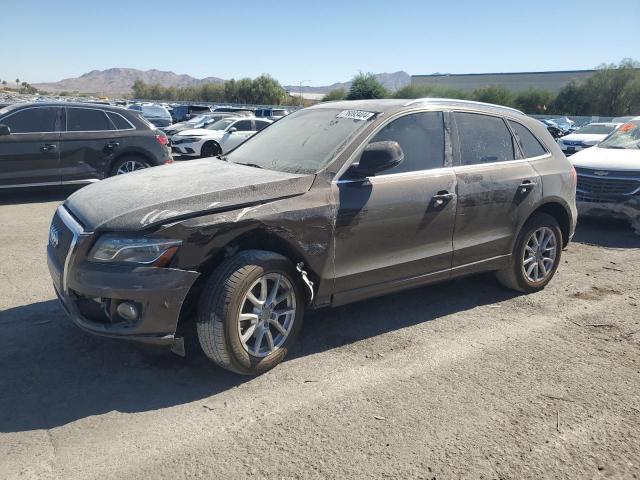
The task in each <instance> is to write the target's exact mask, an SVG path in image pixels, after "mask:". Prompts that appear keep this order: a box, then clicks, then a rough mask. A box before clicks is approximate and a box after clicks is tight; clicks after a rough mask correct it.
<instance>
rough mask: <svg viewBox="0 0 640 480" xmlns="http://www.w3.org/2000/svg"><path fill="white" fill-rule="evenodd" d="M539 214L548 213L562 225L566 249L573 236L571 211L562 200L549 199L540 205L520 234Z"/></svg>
mask: <svg viewBox="0 0 640 480" xmlns="http://www.w3.org/2000/svg"><path fill="white" fill-rule="evenodd" d="M537 213H546V214H548V215H551V216H552V217H553V218H555V219H556V221H557V222H558V225H560V231H561V232H562V248H564V247H566V246H567V244H568V243H569V236H570V235H571V222H572V218H571V210H570V209H569V206H568V205H566V204H565V203H564V202H563V201H562V200H561V199H548V200H547V201H545V202H543V203H541V204H539V205H538V206H537V207H536V208H535V209H534V210H533V211H532V212H531V213H530V214H529V216H528V217H527V218H526V220H525V221H524V222H522V224H521V225H520V228H519V229H518V232H519V231H520V230H522V227H523V226H524V225H525V224H526V223H527V222H528V221H529V219H530V218H531V217H533V216H534V215H535V214H537Z"/></svg>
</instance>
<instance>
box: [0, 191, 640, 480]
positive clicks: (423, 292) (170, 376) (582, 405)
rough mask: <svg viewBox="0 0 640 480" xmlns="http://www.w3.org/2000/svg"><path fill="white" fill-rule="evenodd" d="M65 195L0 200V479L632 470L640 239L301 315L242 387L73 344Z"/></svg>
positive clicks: (195, 370) (584, 237)
mask: <svg viewBox="0 0 640 480" xmlns="http://www.w3.org/2000/svg"><path fill="white" fill-rule="evenodd" d="M64 195H65V193H64V192H61V193H56V194H54V195H42V194H39V195H34V194H31V195H26V194H21V195H15V194H14V195H13V196H5V197H0V225H2V228H0V245H2V254H3V255H2V257H3V262H2V263H1V264H0V292H2V293H1V294H0V327H1V328H2V337H3V339H4V340H3V342H2V348H1V349H0V366H1V368H2V372H1V373H0V478H2V479H13V478H44V479H49V478H51V479H59V478H73V479H75V478H77V479H108V478H127V479H134V478H142V479H149V478H160V477H163V478H172V479H173V478H178V479H179V478H221V479H225V478H246V477H253V478H266V477H272V478H365V477H366V478H428V479H431V478H434V477H435V478H438V479H441V478H486V479H492V478H496V479H497V478H501V479H508V478H509V479H521V478H637V476H638V475H640V306H639V305H640V239H639V238H638V237H636V236H634V235H633V234H632V232H631V230H630V229H629V228H628V227H627V226H626V225H625V224H618V223H615V224H604V225H603V224H598V223H582V224H580V225H579V227H578V232H577V235H576V239H575V241H574V243H573V244H571V245H570V247H569V249H568V250H567V251H565V252H564V254H563V260H562V263H561V267H560V270H559V272H558V275H557V276H556V278H555V279H554V281H553V282H552V283H551V284H550V285H549V287H547V289H546V290H545V291H543V292H541V293H538V294H535V295H530V296H521V295H516V294H514V293H512V292H509V291H507V290H504V289H502V288H501V287H500V286H498V285H497V283H496V282H495V281H494V280H493V278H492V276H490V275H483V276H478V277H473V278H468V279H464V280H460V281H453V282H450V283H447V284H444V285H439V286H435V287H429V288H423V289H419V290H414V291H410V292H405V293H400V294H396V295H391V296H388V297H384V298H380V299H376V300H372V301H368V302H364V303H360V304H356V305H350V306H347V307H343V308H339V309H336V310H325V311H320V312H316V313H314V314H312V315H309V316H308V317H307V320H306V325H305V327H304V330H303V334H302V335H301V338H300V341H299V344H298V347H297V348H296V350H295V351H294V352H293V355H291V356H290V357H289V359H288V360H287V361H286V362H285V363H283V364H282V365H280V366H279V367H278V368H276V369H275V370H273V371H271V372H269V373H267V374H265V375H263V376H261V377H259V378H239V377H237V376H234V375H232V374H230V373H227V372H225V371H222V370H220V369H218V368H216V367H214V366H213V365H212V364H210V363H209V362H208V361H207V360H206V359H204V358H203V356H202V355H198V354H196V355H191V356H190V357H188V358H186V359H182V358H179V357H176V356H172V355H166V356H152V355H149V354H148V353H145V352H141V351H140V350H139V349H138V348H136V347H134V346H133V345H131V344H128V343H118V342H114V341H110V340H104V339H99V338H94V337H91V336H88V335H86V334H84V333H82V332H81V331H79V330H78V329H77V328H75V327H74V326H72V325H71V324H70V323H69V322H68V321H67V319H66V318H65V316H64V315H63V312H62V311H61V309H60V308H59V307H58V305H57V303H56V301H54V295H53V290H52V288H51V286H50V281H49V275H48V272H47V268H46V263H45V254H44V247H45V242H46V238H47V231H48V225H49V221H50V218H51V216H52V214H53V211H54V209H55V207H56V206H57V204H58V203H59V201H60V200H61V199H63V198H64Z"/></svg>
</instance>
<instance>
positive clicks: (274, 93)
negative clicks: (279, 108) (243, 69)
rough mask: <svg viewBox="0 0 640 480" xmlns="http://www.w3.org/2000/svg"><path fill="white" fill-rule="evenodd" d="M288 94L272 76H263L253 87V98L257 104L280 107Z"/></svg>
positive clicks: (254, 81) (256, 79)
mask: <svg viewBox="0 0 640 480" xmlns="http://www.w3.org/2000/svg"><path fill="white" fill-rule="evenodd" d="M285 95H286V92H285V90H284V88H282V85H280V83H279V82H278V81H277V80H276V79H274V78H273V77H271V76H270V75H266V74H262V75H260V76H259V77H257V78H255V79H254V80H253V82H252V85H251V97H252V100H253V102H252V103H256V104H266V105H280V104H281V103H282V100H283V99H284V98H285Z"/></svg>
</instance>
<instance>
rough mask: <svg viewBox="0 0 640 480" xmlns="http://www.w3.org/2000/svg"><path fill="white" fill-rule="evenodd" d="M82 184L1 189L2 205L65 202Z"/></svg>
mask: <svg viewBox="0 0 640 480" xmlns="http://www.w3.org/2000/svg"><path fill="white" fill-rule="evenodd" d="M80 188H82V186H73V187H70V186H65V187H62V186H61V187H46V188H45V187H34V188H29V189H24V188H22V189H7V190H0V205H19V204H27V203H46V202H56V201H57V202H63V201H64V200H66V199H67V197H68V196H69V195H71V194H72V193H73V192H75V191H76V190H79V189H80Z"/></svg>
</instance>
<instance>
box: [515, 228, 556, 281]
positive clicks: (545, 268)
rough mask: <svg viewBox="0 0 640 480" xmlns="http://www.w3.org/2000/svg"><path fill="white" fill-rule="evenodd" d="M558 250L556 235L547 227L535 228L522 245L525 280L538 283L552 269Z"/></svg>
mask: <svg viewBox="0 0 640 480" xmlns="http://www.w3.org/2000/svg"><path fill="white" fill-rule="evenodd" d="M557 252H558V242H557V241H556V235H555V233H554V232H553V230H551V229H550V228H549V227H540V228H538V229H537V230H535V231H534V232H533V233H532V234H531V235H530V236H529V239H528V240H527V243H525V246H524V254H523V259H522V260H523V262H522V268H523V270H524V274H525V276H526V277H527V280H529V281H530V282H533V283H539V282H542V281H543V280H545V279H546V278H547V277H548V276H549V275H550V274H551V272H552V271H553V266H554V264H555V261H556V255H557Z"/></svg>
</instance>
